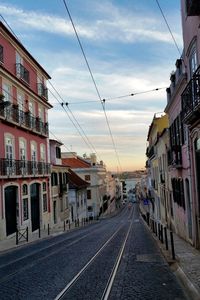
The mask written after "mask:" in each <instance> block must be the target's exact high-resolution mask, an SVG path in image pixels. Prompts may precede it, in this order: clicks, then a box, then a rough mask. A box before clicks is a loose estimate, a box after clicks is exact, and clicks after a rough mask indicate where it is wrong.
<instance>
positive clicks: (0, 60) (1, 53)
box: [0, 45, 3, 63]
mask: <svg viewBox="0 0 200 300" xmlns="http://www.w3.org/2000/svg"><path fill="white" fill-rule="evenodd" d="M0 62H1V63H3V46H2V45H0Z"/></svg>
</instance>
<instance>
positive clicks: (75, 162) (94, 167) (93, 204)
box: [62, 153, 107, 218]
mask: <svg viewBox="0 0 200 300" xmlns="http://www.w3.org/2000/svg"><path fill="white" fill-rule="evenodd" d="M62 162H63V164H65V165H68V166H69V167H70V168H71V169H72V171H74V172H75V173H76V174H77V175H78V176H80V177H81V178H82V179H83V180H85V181H86V182H88V183H89V184H90V186H89V187H88V188H87V210H88V217H89V218H96V217H98V216H99V215H100V214H102V212H103V199H104V198H105V196H107V190H106V168H105V166H104V165H103V163H102V162H100V163H97V161H96V158H95V157H94V155H93V156H92V157H91V158H90V157H89V158H82V157H79V156H77V154H76V153H62Z"/></svg>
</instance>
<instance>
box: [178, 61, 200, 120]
mask: <svg viewBox="0 0 200 300" xmlns="http://www.w3.org/2000/svg"><path fill="white" fill-rule="evenodd" d="M181 98H182V116H183V120H184V121H186V120H187V118H188V117H189V115H191V114H193V112H194V111H195V110H196V109H197V108H199V107H200V66H199V67H198V69H197V70H196V72H195V73H194V74H193V76H192V79H191V80H190V81H189V83H188V84H187V86H186V88H185V90H184V91H183V93H182V95H181Z"/></svg>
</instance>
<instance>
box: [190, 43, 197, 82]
mask: <svg viewBox="0 0 200 300" xmlns="http://www.w3.org/2000/svg"><path fill="white" fill-rule="evenodd" d="M189 65H190V78H192V75H193V74H194V72H195V71H196V69H197V67H198V63H197V50H196V46H195V45H194V46H193V47H192V49H191V51H190V57H189Z"/></svg>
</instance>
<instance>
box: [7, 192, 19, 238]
mask: <svg viewBox="0 0 200 300" xmlns="http://www.w3.org/2000/svg"><path fill="white" fill-rule="evenodd" d="M5 216H6V235H7V236H8V235H10V234H12V233H15V232H16V228H17V187H16V186H9V187H7V188H5Z"/></svg>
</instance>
